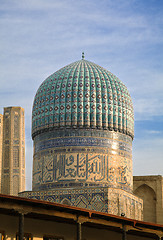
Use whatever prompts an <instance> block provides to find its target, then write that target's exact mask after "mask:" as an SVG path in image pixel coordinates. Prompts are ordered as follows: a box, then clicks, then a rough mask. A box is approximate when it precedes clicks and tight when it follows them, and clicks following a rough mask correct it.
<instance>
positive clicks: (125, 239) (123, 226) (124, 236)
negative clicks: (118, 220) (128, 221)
mask: <svg viewBox="0 0 163 240" xmlns="http://www.w3.org/2000/svg"><path fill="white" fill-rule="evenodd" d="M122 240H127V234H126V228H125V225H124V224H122Z"/></svg>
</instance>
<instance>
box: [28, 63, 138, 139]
mask: <svg viewBox="0 0 163 240" xmlns="http://www.w3.org/2000/svg"><path fill="white" fill-rule="evenodd" d="M63 127H65V128H79V129H80V128H85V129H94V128H98V129H105V130H115V131H119V132H123V133H125V134H127V135H130V136H132V137H133V136H134V115H133V105H132V100H131V97H130V94H129V92H128V90H127V88H126V86H125V85H124V84H123V83H122V82H121V81H120V80H119V79H118V78H117V77H116V76H115V75H113V74H112V73H111V72H109V71H107V70H106V69H104V68H102V67H100V66H99V65H97V64H95V63H92V62H90V61H86V60H84V59H82V60H80V61H77V62H74V63H71V64H69V65H67V66H65V67H63V68H62V69H60V70H58V71H57V72H55V73H54V74H52V75H51V76H49V77H48V78H47V79H46V80H45V81H44V82H43V83H42V84H41V86H40V87H39V89H38V91H37V93H36V96H35V99H34V103H33V112H32V135H33V138H34V137H35V135H37V134H38V133H39V132H42V131H44V130H46V129H49V128H57V129H58V128H63Z"/></svg>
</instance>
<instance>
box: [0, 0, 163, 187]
mask: <svg viewBox="0 0 163 240" xmlns="http://www.w3.org/2000/svg"><path fill="white" fill-rule="evenodd" d="M83 51H84V52H85V58H86V59H87V60H90V61H92V62H95V63H97V64H99V65H101V66H102V67H104V68H106V69H108V70H109V71H111V72H112V73H113V74H115V75H116V76H117V77H118V78H119V79H121V80H122V82H123V83H124V84H125V85H126V86H127V87H128V89H129V91H130V94H131V96H132V99H133V104H134V112H135V138H134V142H133V170H134V171H133V172H134V175H153V174H155V175H158V174H161V175H163V1H162V0H130V1H124V0H114V1H112V0H100V1H97V0H82V1H79V0H46V1H45V0H22V1H19V0H0V113H3V107H6V106H22V107H23V108H24V109H25V114H26V122H25V124H26V183H27V184H26V185H27V189H31V182H32V180H31V179H32V150H33V149H32V148H33V147H32V140H31V112H32V103H33V99H34V95H35V93H36V90H37V88H38V87H39V85H40V84H41V82H42V81H43V80H44V79H45V78H46V77H48V76H49V75H50V74H52V73H53V72H55V71H56V70H58V69H60V68H61V67H63V66H65V65H67V64H69V63H71V62H74V61H76V60H79V59H81V53H82V52H83Z"/></svg>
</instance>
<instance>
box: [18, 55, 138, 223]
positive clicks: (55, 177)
mask: <svg viewBox="0 0 163 240" xmlns="http://www.w3.org/2000/svg"><path fill="white" fill-rule="evenodd" d="M133 137H134V113H133V105H132V100H131V97H130V94H129V92H128V90H127V88H126V86H125V85H124V84H123V83H122V82H121V81H120V80H119V79H118V78H117V77H116V76H115V75H114V74H112V73H111V72H109V71H108V70H106V69H104V68H102V67H100V66H99V65H97V64H95V63H92V62H90V61H87V60H85V59H84V54H83V56H82V59H81V60H79V61H76V62H74V63H71V64H69V65H67V66H65V67H63V68H61V69H60V70H58V71H57V72H55V73H53V74H52V75H50V76H49V77H48V78H47V79H45V81H44V82H43V83H42V84H41V86H40V87H39V89H38V91H37V93H36V95H35V99H34V103H33V111H32V139H33V142H34V153H33V180H32V191H26V192H22V193H20V194H19V195H20V196H21V197H27V198H31V199H38V200H47V201H51V202H57V203H62V204H67V205H71V206H76V207H79V208H87V209H90V210H96V211H100V212H105V213H110V214H115V215H121V214H122V215H123V214H125V216H126V217H129V218H134V219H137V220H142V219H143V200H142V199H141V198H139V197H138V196H136V195H134V194H133V173H132V140H133Z"/></svg>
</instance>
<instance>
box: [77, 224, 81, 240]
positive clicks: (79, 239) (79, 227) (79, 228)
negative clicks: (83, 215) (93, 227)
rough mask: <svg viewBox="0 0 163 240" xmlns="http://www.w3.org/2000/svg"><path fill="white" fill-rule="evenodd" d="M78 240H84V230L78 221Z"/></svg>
mask: <svg viewBox="0 0 163 240" xmlns="http://www.w3.org/2000/svg"><path fill="white" fill-rule="evenodd" d="M77 240H82V228H81V222H79V221H77Z"/></svg>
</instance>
